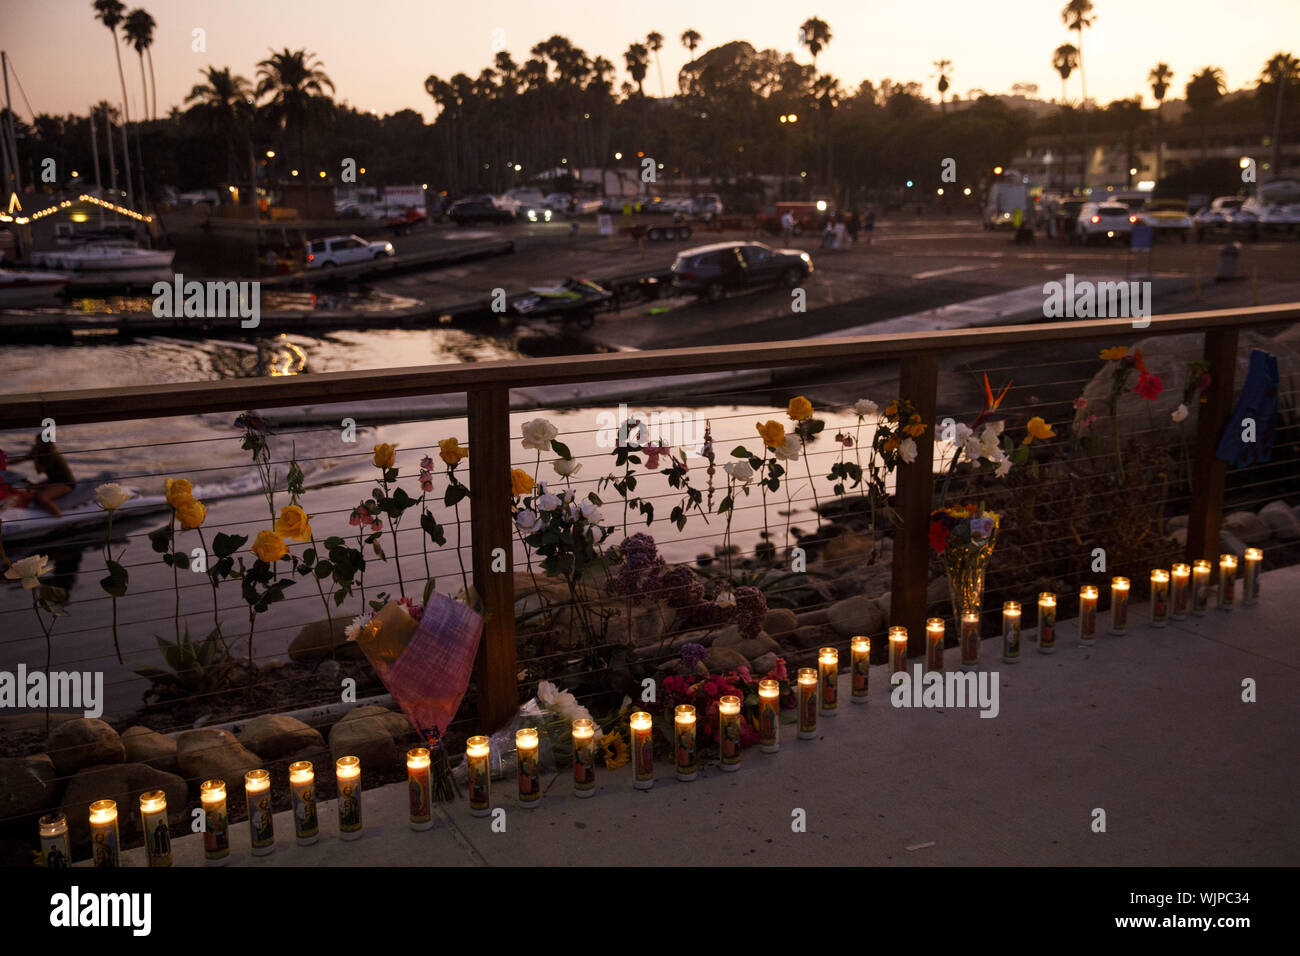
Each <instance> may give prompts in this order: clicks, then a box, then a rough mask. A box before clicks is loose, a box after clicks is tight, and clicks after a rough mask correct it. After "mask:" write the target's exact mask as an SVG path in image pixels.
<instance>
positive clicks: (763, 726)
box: [758, 677, 781, 754]
mask: <svg viewBox="0 0 1300 956" xmlns="http://www.w3.org/2000/svg"><path fill="white" fill-rule="evenodd" d="M780 697H781V684H780V683H779V682H778V681H775V680H772V679H771V678H770V677H767V678H764V679H763V680H760V681H759V682H758V749H759V750H761V751H763V753H765V754H774V753H776V752H777V751H778V750H780V749H781V739H780V727H781V719H780V718H781V702H780Z"/></svg>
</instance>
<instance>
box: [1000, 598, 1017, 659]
mask: <svg viewBox="0 0 1300 956" xmlns="http://www.w3.org/2000/svg"><path fill="white" fill-rule="evenodd" d="M1002 660H1003V661H1004V662H1005V663H1007V664H1015V663H1017V662H1019V660H1020V602H1019V601H1005V602H1003V604H1002Z"/></svg>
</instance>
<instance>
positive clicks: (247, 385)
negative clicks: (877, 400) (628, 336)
mask: <svg viewBox="0 0 1300 956" xmlns="http://www.w3.org/2000/svg"><path fill="white" fill-rule="evenodd" d="M1294 322H1300V303H1287V304H1283V305H1274V306H1263V307H1254V308H1249V309H1221V310H1216V311H1208V312H1195V313H1187V314H1178V315H1167V316H1158V317H1153V318H1151V319H1150V324H1149V325H1148V326H1145V327H1143V328H1135V327H1134V325H1133V321H1132V320H1131V319H1094V320H1086V321H1074V322H1055V323H1045V324H1040V325H1032V326H1026V325H1020V326H998V327H994V328H983V329H978V330H967V329H961V330H950V331H938V332H924V333H912V334H907V335H875V336H861V337H855V338H842V339H817V340H812V341H789V342H765V343H758V344H747V345H732V346H710V347H706V348H684V349H665V350H660V351H651V352H634V353H614V354H607V355H596V356H578V357H558V358H540V359H524V360H513V361H500V362H482V363H475V364H457V365H434V366H426V367H419V368H406V369H398V370H393V371H385V372H384V373H383V374H382V375H377V374H376V373H374V372H330V373H323V374H316V375H309V376H299V377H287V378H278V379H256V380H234V381H222V382H193V383H185V384H179V385H143V386H128V387H124V388H98V389H83V390H77V391H63V392H42V393H35V394H26V395H8V396H2V397H0V428H25V429H33V428H35V427H36V426H38V425H39V423H40V422H41V421H42V420H43V419H46V418H52V419H54V420H55V421H56V422H57V423H58V424H60V425H64V424H79V423H89V422H103V421H110V420H132V419H156V418H166V417H171V416H177V415H190V414H199V413H210V412H218V411H244V410H247V409H270V408H285V407H292V406H296V405H305V404H311V405H319V404H322V403H333V404H342V405H346V403H348V402H352V401H375V400H381V399H394V398H403V397H409V396H414V395H430V394H446V393H455V392H464V393H465V394H466V396H467V407H468V419H469V445H470V447H471V448H472V449H473V450H474V451H473V454H472V455H471V456H470V459H469V478H470V487H471V489H472V495H471V499H470V503H471V510H470V517H471V522H472V527H473V568H474V572H473V574H474V578H473V580H474V586H475V589H476V590H477V591H478V594H479V597H480V599H481V600H482V602H483V607H484V611H485V622H486V623H485V633H484V639H483V642H482V644H481V648H480V655H479V673H478V684H479V693H480V697H479V717H480V721H481V722H482V723H483V724H485V725H486V726H488V727H490V728H495V727H497V726H499V725H500V724H502V723H503V722H505V721H506V720H508V719H509V718H510V717H511V716H513V714H514V712H515V709H516V707H517V706H518V700H517V688H516V646H515V633H514V622H515V616H514V593H513V574H511V573H509V572H510V571H512V570H513V568H509V567H508V568H507V573H504V574H501V573H493V572H492V571H491V568H490V561H491V555H492V553H493V551H494V549H496V548H502V549H503V551H504V553H505V554H506V555H507V556H510V555H512V552H513V549H512V547H511V514H510V500H511V499H510V482H509V464H510V453H509V448H510V440H511V438H512V436H511V434H510V390H511V389H512V388H527V387H536V386H543V385H558V384H566V383H575V382H594V381H607V380H614V379H636V378H643V377H645V375H646V370H647V369H653V374H654V375H656V376H665V375H687V374H697V373H709V372H724V371H735V370H743V369H762V368H775V367H781V368H788V369H789V368H807V369H825V368H829V367H842V366H845V365H852V364H854V363H861V362H867V361H872V362H874V361H881V360H893V361H897V362H898V363H899V366H900V371H899V379H900V387H899V394H900V395H903V396H905V397H907V398H908V399H909V400H910V401H911V402H912V403H913V404H914V405H915V407H916V410H917V412H918V413H919V414H920V415H921V417H922V420H923V421H925V422H927V423H933V422H934V421H935V412H936V404H937V394H938V376H939V360H940V358H941V357H942V356H943V355H944V354H947V353H952V352H955V351H958V350H962V349H981V350H987V349H1015V350H1023V349H1038V350H1042V349H1044V348H1046V347H1050V346H1051V345H1052V344H1053V343H1068V342H1079V341H1085V340H1091V339H1100V338H1104V337H1106V336H1107V335H1111V336H1114V335H1117V334H1123V335H1125V336H1126V337H1133V336H1135V335H1141V336H1153V335H1154V336H1159V335H1174V334H1179V333H1188V332H1198V333H1203V334H1204V335H1205V344H1204V359H1205V361H1206V362H1208V363H1209V364H1210V375H1211V384H1210V387H1209V391H1208V394H1207V395H1206V396H1205V402H1204V404H1202V406H1201V409H1200V414H1199V416H1198V427H1197V436H1196V442H1195V453H1194V454H1195V457H1194V459H1193V461H1192V468H1193V470H1194V474H1196V476H1197V481H1198V485H1197V493H1196V495H1195V496H1193V499H1192V503H1191V513H1190V516H1189V525H1188V535H1187V549H1186V551H1187V557H1188V558H1189V559H1194V558H1208V557H1212V556H1214V553H1217V546H1218V536H1219V525H1220V521H1221V518H1222V513H1223V491H1224V480H1225V476H1226V470H1227V466H1226V464H1225V463H1224V462H1221V461H1219V460H1218V459H1216V458H1215V455H1214V452H1215V448H1216V446H1217V444H1218V440H1219V436H1220V435H1221V434H1222V432H1223V429H1224V427H1225V426H1226V425H1227V422H1228V417H1229V415H1230V414H1231V411H1232V405H1233V396H1234V395H1235V386H1236V383H1235V382H1234V376H1235V371H1236V351H1237V344H1238V331H1239V329H1241V328H1257V327H1262V326H1275V325H1282V324H1290V323H1294ZM932 439H933V429H931V432H930V437H929V439H927V440H921V441H918V442H917V448H918V453H917V456H916V459H915V460H914V461H913V462H912V463H911V464H907V465H902V466H900V468H899V470H898V474H897V476H896V478H897V484H896V489H895V508H896V510H897V511H898V513H899V515H900V516H901V520H902V527H901V530H900V531H899V533H897V534H896V536H895V545H894V556H893V571H892V575H893V577H892V598H891V621H892V623H895V624H902V625H904V626H905V627H907V629H908V633H909V634H911V635H912V636H913V638H914V640H917V641H919V640H920V639H921V638H922V635H924V626H923V625H924V617H925V604H926V601H925V594H926V586H927V583H928V577H929V575H928V568H929V553H928V543H927V535H926V529H927V527H928V523H929V513H930V509H931V506H932V503H933V497H934V474H933V469H934V446H933V441H932ZM918 648H919V644H918ZM918 648H913V650H916V649H918Z"/></svg>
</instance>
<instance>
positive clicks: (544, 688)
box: [537, 680, 560, 708]
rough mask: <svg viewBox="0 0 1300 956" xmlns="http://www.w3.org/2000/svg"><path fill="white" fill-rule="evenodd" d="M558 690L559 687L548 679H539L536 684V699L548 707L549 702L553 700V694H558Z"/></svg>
mask: <svg viewBox="0 0 1300 956" xmlns="http://www.w3.org/2000/svg"><path fill="white" fill-rule="evenodd" d="M559 691H560V689H559V688H558V687H556V686H555V685H554V684H552V683H551V682H550V681H548V680H544V681H541V682H540V683H539V684H538V685H537V699H538V700H539V701H540V702H541V703H542V705H543V706H545V707H548V708H549V707H550V706H551V703H552V702H553V701H554V700H555V695H556V694H558V693H559Z"/></svg>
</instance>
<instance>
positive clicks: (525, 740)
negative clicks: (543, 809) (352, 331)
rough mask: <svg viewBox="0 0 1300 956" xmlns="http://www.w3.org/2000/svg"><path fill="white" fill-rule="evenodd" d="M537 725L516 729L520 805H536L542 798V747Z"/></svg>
mask: <svg viewBox="0 0 1300 956" xmlns="http://www.w3.org/2000/svg"><path fill="white" fill-rule="evenodd" d="M540 743H541V741H540V739H539V738H538V736H537V728H536V727H520V728H519V729H518V730H516V731H515V758H516V760H517V762H518V764H519V805H520V806H523V807H535V806H537V805H538V803H539V802H540V801H541V799H542V774H541V748H540V746H539V744H540Z"/></svg>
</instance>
